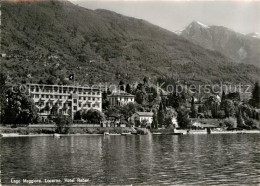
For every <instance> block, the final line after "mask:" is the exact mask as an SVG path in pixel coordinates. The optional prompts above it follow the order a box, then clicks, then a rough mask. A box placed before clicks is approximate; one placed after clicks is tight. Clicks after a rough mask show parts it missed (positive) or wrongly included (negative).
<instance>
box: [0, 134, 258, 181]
mask: <svg viewBox="0 0 260 186" xmlns="http://www.w3.org/2000/svg"><path fill="white" fill-rule="evenodd" d="M259 140H260V136H259V135H257V134H248V135H235V134H234V135H187V136H152V135H147V136H73V137H62V138H60V139H55V138H52V137H31V138H29V137H24V138H3V139H1V149H2V150H1V154H2V156H1V163H2V164H1V170H2V175H1V176H2V183H5V184H10V179H11V178H16V179H45V178H47V179H62V178H86V179H87V178H88V179H90V182H89V183H91V184H100V183H109V184H135V183H136V184H137V183H138V184H141V183H142V184H152V183H153V184H162V183H166V184H189V183H192V184H205V183H207V184H228V183H247V184H256V183H260V179H259V173H260V171H259V170H260V159H259V157H260V146H259V144H258V142H259Z"/></svg>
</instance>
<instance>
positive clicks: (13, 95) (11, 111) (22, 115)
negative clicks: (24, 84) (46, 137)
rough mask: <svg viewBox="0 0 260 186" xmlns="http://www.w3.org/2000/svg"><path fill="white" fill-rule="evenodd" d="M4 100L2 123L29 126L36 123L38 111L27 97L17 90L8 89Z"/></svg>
mask: <svg viewBox="0 0 260 186" xmlns="http://www.w3.org/2000/svg"><path fill="white" fill-rule="evenodd" d="M6 98H7V99H6V100H7V102H6V106H5V108H4V113H5V114H4V118H3V120H4V123H6V124H30V123H37V122H38V119H39V116H38V114H37V113H38V109H37V107H36V106H35V104H34V102H33V100H32V99H31V98H30V97H28V95H26V94H24V93H21V92H20V91H19V89H17V90H14V89H9V90H8V91H7V94H6Z"/></svg>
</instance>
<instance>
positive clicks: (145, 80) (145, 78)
mask: <svg viewBox="0 0 260 186" xmlns="http://www.w3.org/2000/svg"><path fill="white" fill-rule="evenodd" d="M143 82H144V85H146V84H148V79H147V77H144V79H143Z"/></svg>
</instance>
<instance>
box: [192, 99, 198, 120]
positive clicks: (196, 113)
mask: <svg viewBox="0 0 260 186" xmlns="http://www.w3.org/2000/svg"><path fill="white" fill-rule="evenodd" d="M197 115H198V111H197V109H196V105H195V101H194V97H193V96H192V100H191V117H192V118H197Z"/></svg>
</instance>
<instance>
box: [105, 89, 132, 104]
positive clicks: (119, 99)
mask: <svg viewBox="0 0 260 186" xmlns="http://www.w3.org/2000/svg"><path fill="white" fill-rule="evenodd" d="M107 98H108V101H109V103H110V105H111V106H123V105H126V104H128V103H134V102H135V96H134V95H132V94H129V93H126V92H124V91H116V92H112V94H111V95H108V96H107Z"/></svg>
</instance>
